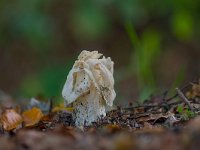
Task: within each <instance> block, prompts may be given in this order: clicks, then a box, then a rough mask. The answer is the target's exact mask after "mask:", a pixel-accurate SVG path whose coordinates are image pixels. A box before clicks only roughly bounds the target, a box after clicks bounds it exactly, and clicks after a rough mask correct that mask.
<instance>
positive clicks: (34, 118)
mask: <svg viewBox="0 0 200 150" xmlns="http://www.w3.org/2000/svg"><path fill="white" fill-rule="evenodd" d="M22 117H23V120H24V123H25V127H30V126H34V125H35V124H37V123H38V122H39V121H40V119H41V118H42V117H43V113H42V111H41V110H40V109H39V108H36V107H33V108H32V109H30V110H27V111H25V112H23V114H22Z"/></svg>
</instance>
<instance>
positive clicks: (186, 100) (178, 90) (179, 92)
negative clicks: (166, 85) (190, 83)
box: [176, 88, 194, 111]
mask: <svg viewBox="0 0 200 150" xmlns="http://www.w3.org/2000/svg"><path fill="white" fill-rule="evenodd" d="M176 91H177V94H178V95H179V96H180V98H181V99H182V100H183V101H184V102H185V103H186V104H187V105H188V106H189V108H190V110H191V111H193V110H194V109H193V107H192V106H191V104H190V102H189V100H188V99H187V98H186V97H185V95H184V94H183V92H182V91H181V90H180V89H179V88H176Z"/></svg>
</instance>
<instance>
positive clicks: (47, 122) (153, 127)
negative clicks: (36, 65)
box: [0, 82, 200, 150]
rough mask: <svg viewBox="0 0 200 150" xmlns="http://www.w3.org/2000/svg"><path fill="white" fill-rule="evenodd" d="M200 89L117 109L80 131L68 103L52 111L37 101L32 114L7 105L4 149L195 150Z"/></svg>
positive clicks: (2, 120)
mask: <svg viewBox="0 0 200 150" xmlns="http://www.w3.org/2000/svg"><path fill="white" fill-rule="evenodd" d="M199 86H200V82H193V83H189V84H188V85H187V86H186V87H187V88H184V89H180V91H179V93H177V94H176V95H175V96H173V97H171V98H166V97H164V98H163V97H162V96H161V97H157V98H156V101H155V98H151V99H150V100H149V101H148V102H147V103H144V104H143V105H140V106H133V105H132V104H131V105H130V106H128V107H117V109H114V110H111V111H109V112H107V115H106V116H105V117H102V118H99V119H98V121H97V122H93V123H92V125H90V126H82V127H79V128H77V127H75V121H74V120H73V118H72V111H73V108H71V107H69V108H65V107H64V106H63V105H62V104H60V105H58V106H54V107H51V106H49V104H50V103H49V102H47V103H46V104H45V103H44V102H40V101H39V100H36V99H34V101H33V100H32V103H31V104H28V106H27V107H26V108H27V109H26V110H24V109H22V108H21V109H20V107H19V106H17V105H16V104H14V103H13V104H12V102H11V104H9V106H12V107H9V108H8V107H7V106H5V105H1V112H2V113H1V116H0V135H1V136H0V142H1V144H0V149H16V150H18V149H20V150H21V149H22V150H23V149H25V150H32V149H34V150H42V149H51V150H56V149H61V150H62V149H63V150H65V149H75V150H76V149H77V150H78V149H83V150H84V149H87V150H88V149H89V150H90V149H92V150H93V149H94V150H95V149H118V150H122V149H142V150H143V149H144V150H145V149H167V150H168V149H177V150H179V149H180V150H184V149H194V150H195V149H198V147H199V143H200V116H199V114H200V99H199V97H200V95H199ZM180 92H181V94H180ZM182 94H183V95H184V96H185V98H186V100H187V101H185V100H183V99H182V97H181V95H182ZM40 104H42V105H40ZM41 106H42V107H41ZM190 107H192V109H191V108H190ZM43 108H45V109H44V110H42V109H43ZM46 108H49V110H47V109H46Z"/></svg>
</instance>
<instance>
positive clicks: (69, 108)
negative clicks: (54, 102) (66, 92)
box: [52, 103, 74, 112]
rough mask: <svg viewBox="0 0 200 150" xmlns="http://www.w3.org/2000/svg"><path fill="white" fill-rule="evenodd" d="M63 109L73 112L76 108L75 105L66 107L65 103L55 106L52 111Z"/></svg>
mask: <svg viewBox="0 0 200 150" xmlns="http://www.w3.org/2000/svg"><path fill="white" fill-rule="evenodd" d="M63 110H66V111H69V112H72V111H73V110H74V108H73V107H65V106H64V104H63V103H62V104H59V105H58V106H56V107H54V108H53V109H52V112H58V111H63Z"/></svg>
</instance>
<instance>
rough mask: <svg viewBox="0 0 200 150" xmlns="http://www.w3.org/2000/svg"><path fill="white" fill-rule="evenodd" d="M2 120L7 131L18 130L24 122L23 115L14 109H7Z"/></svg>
mask: <svg viewBox="0 0 200 150" xmlns="http://www.w3.org/2000/svg"><path fill="white" fill-rule="evenodd" d="M0 120H1V123H2V125H3V128H4V130H6V131H10V130H13V129H15V128H17V127H18V126H19V125H20V124H21V123H22V121H23V119H22V117H21V115H20V114H18V113H17V112H16V111H15V110H14V109H6V110H5V112H3V113H2V115H1V118H0Z"/></svg>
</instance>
